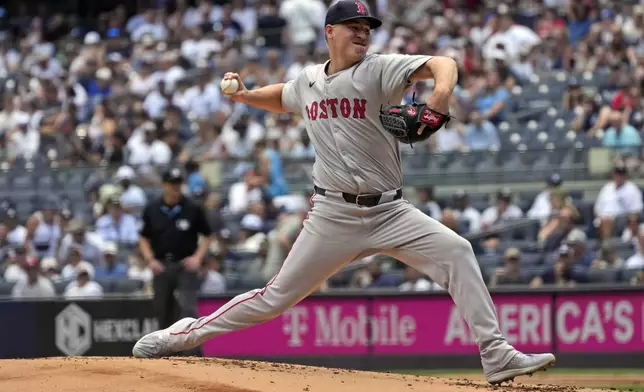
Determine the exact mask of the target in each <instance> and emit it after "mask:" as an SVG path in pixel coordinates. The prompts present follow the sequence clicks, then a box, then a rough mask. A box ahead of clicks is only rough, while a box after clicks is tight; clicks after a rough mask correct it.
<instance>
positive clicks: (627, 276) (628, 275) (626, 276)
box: [619, 269, 639, 283]
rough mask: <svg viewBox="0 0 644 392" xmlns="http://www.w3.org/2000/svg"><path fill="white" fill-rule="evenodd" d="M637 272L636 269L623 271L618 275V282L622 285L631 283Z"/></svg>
mask: <svg viewBox="0 0 644 392" xmlns="http://www.w3.org/2000/svg"><path fill="white" fill-rule="evenodd" d="M638 271H639V270H638V269H623V270H622V271H621V273H620V275H619V280H620V281H621V282H623V283H631V281H632V280H633V278H635V275H637V272H638Z"/></svg>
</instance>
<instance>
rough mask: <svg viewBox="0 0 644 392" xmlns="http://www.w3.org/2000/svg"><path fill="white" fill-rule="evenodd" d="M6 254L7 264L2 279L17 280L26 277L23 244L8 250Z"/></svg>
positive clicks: (25, 253)
mask: <svg viewBox="0 0 644 392" xmlns="http://www.w3.org/2000/svg"><path fill="white" fill-rule="evenodd" d="M8 256H9V258H8V259H7V264H8V265H7V267H6V269H5V270H4V280H5V281H7V282H17V281H19V280H21V279H26V278H27V273H26V271H25V267H26V266H27V257H28V256H27V249H25V247H24V246H18V247H16V248H15V249H12V250H10V251H9V253H8Z"/></svg>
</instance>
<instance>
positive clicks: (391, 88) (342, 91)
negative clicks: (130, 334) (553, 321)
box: [133, 0, 555, 384]
mask: <svg viewBox="0 0 644 392" xmlns="http://www.w3.org/2000/svg"><path fill="white" fill-rule="evenodd" d="M381 24H382V22H381V21H380V20H379V19H377V18H375V17H373V16H371V15H370V13H369V10H368V8H367V7H366V5H365V4H364V3H361V2H360V1H345V0H342V1H339V2H337V3H336V4H334V5H333V6H331V7H330V8H329V10H328V12H327V15H326V20H325V38H326V40H327V43H328V47H329V57H330V60H329V61H327V62H326V63H324V64H318V65H312V66H308V67H306V68H305V69H303V70H302V72H301V73H300V75H299V76H298V77H297V78H296V79H294V80H292V81H289V82H287V83H280V84H274V85H270V86H266V87H262V88H259V89H255V90H250V91H249V90H247V89H246V88H245V87H244V85H243V83H242V80H241V79H240V78H239V75H237V74H236V73H228V74H226V75H225V77H224V79H226V80H233V79H234V80H236V82H237V84H238V85H239V89H238V90H237V91H235V92H227V94H229V95H230V97H231V98H232V99H233V100H234V101H236V102H243V103H245V104H247V105H251V106H254V107H257V108H261V109H264V110H267V111H271V112H277V113H284V112H296V113H301V114H302V116H303V118H304V121H305V123H306V128H307V132H308V135H309V137H310V139H311V141H312V143H313V145H314V147H315V152H316V160H315V164H314V167H313V179H314V190H315V194H314V196H313V198H312V201H313V207H312V209H311V211H310V214H309V217H308V218H307V219H306V220H305V221H304V227H303V229H302V232H301V234H300V235H299V237H298V238H297V240H296V241H295V244H294V245H293V248H292V250H291V252H290V253H289V255H288V256H287V258H286V260H285V261H284V264H283V266H282V268H281V270H280V271H279V272H278V273H277V274H276V275H275V276H274V277H273V279H272V280H271V281H270V282H269V283H268V284H267V285H266V286H265V287H264V288H262V289H257V290H252V291H250V292H248V293H245V294H241V295H239V296H237V297H235V298H233V299H232V300H231V301H229V302H228V303H227V304H225V305H224V306H222V307H221V308H220V309H218V310H217V311H216V312H214V313H213V314H211V315H209V316H206V317H201V318H199V319H194V318H185V319H182V320H180V321H178V322H177V323H175V324H174V325H172V326H170V327H169V328H167V329H164V330H160V331H156V332H153V333H151V334H149V335H146V336H144V337H143V338H141V339H140V340H139V341H138V342H137V343H136V345H135V346H134V348H133V354H134V356H135V357H138V358H154V357H161V356H165V355H168V354H170V353H174V352H179V351H184V350H187V349H190V348H193V347H196V346H198V345H200V344H202V343H203V342H205V341H206V340H208V339H211V338H213V337H215V336H218V335H221V334H224V333H226V332H231V331H235V330H238V329H242V328H247V327H250V326H253V325H255V324H258V323H262V322H265V321H268V320H271V319H273V318H275V317H277V316H279V315H280V314H281V313H282V312H284V311H285V310H287V309H288V308H290V307H292V306H294V305H295V304H297V303H298V302H299V301H301V300H302V299H304V298H305V297H306V296H308V295H309V294H310V293H312V292H313V291H315V290H316V289H317V288H318V287H319V286H320V285H321V284H322V283H323V282H325V281H326V280H327V279H328V278H329V277H331V276H332V275H333V274H334V273H336V272H337V271H338V270H340V269H341V268H342V267H344V266H346V265H347V264H349V263H351V262H352V261H354V260H356V259H361V258H364V257H366V256H369V255H372V254H376V253H381V254H387V255H390V256H392V257H394V258H396V259H398V260H400V261H402V262H404V263H406V264H408V265H410V266H412V267H414V268H415V269H417V270H419V271H421V272H422V273H424V274H427V275H428V276H429V277H431V278H432V279H433V280H434V281H435V282H437V283H438V284H439V285H440V286H441V287H443V288H444V289H446V290H447V291H448V292H449V294H450V295H451V297H452V299H453V300H454V303H455V304H456V306H457V307H458V309H459V310H460V311H461V313H462V314H463V316H464V317H465V320H466V321H467V323H468V324H469V326H470V328H471V330H472V331H473V333H474V335H475V337H476V342H477V344H478V346H479V350H480V355H481V362H482V366H483V370H484V372H485V376H486V379H487V381H488V382H489V383H491V384H499V383H501V382H504V381H508V380H511V379H513V378H514V377H516V376H521V375H526V374H532V373H533V372H535V371H538V370H544V369H546V368H547V367H549V366H551V365H552V364H553V363H554V361H555V357H554V355H552V354H532V355H529V354H523V353H521V352H519V351H517V350H516V349H515V348H514V347H512V346H511V345H510V344H509V343H508V342H507V340H506V339H505V338H504V336H503V335H502V334H501V332H500V330H499V325H498V321H497V316H496V311H495V308H494V304H493V303H492V299H491V297H490V295H489V292H488V291H487V288H486V286H485V283H484V281H483V278H482V276H481V273H480V269H479V266H478V263H477V260H476V258H475V256H474V252H473V251H472V247H471V245H470V243H469V242H468V241H467V240H465V239H464V238H462V237H460V236H458V235H457V234H456V233H454V232H453V231H452V230H450V229H449V228H447V227H445V226H443V225H442V224H441V223H440V222H438V221H436V220H434V219H432V218H430V217H428V216H427V215H425V214H424V213H422V212H421V211H420V210H418V209H416V208H415V207H414V206H412V205H411V204H410V203H409V202H408V201H407V200H405V198H403V195H402V187H403V173H402V169H401V156H400V145H399V144H400V143H411V144H412V145H413V143H414V142H417V141H421V140H426V139H427V138H429V137H430V136H431V135H432V134H433V133H435V132H437V131H438V130H439V129H440V128H441V127H442V126H443V125H444V124H445V123H446V122H447V121H448V120H449V106H448V102H449V98H450V95H451V94H452V90H453V89H454V87H455V85H456V82H457V65H456V63H455V62H454V61H453V60H452V59H451V58H447V57H437V56H434V57H432V56H419V55H413V56H412V55H399V54H387V55H379V54H367V48H368V46H369V44H370V34H371V30H373V29H376V28H378V27H380V25H381ZM429 78H433V79H434V84H435V88H434V91H433V93H432V95H431V96H430V97H429V98H428V99H427V102H425V103H416V102H413V103H411V104H408V105H402V104H400V103H401V102H402V97H403V94H404V92H405V90H406V89H408V88H409V87H410V86H411V85H412V84H413V83H414V82H415V81H418V80H424V79H429Z"/></svg>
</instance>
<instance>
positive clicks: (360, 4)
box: [356, 1, 367, 14]
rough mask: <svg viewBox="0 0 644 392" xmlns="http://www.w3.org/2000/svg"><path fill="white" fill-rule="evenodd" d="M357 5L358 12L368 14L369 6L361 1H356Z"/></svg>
mask: <svg viewBox="0 0 644 392" xmlns="http://www.w3.org/2000/svg"><path fill="white" fill-rule="evenodd" d="M356 6H358V13H359V14H366V13H367V8H366V7H365V6H364V4H362V3H361V2H359V1H356Z"/></svg>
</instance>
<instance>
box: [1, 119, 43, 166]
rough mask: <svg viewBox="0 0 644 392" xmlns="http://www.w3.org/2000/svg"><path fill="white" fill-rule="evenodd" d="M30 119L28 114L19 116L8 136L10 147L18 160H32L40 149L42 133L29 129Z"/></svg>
mask: <svg viewBox="0 0 644 392" xmlns="http://www.w3.org/2000/svg"><path fill="white" fill-rule="evenodd" d="M30 118H31V117H30V116H29V114H27V113H24V114H22V115H20V116H18V117H17V118H16V119H15V121H14V127H13V129H11V130H10V131H9V133H8V134H7V138H8V140H9V145H10V146H11V148H13V149H14V151H15V154H16V157H18V158H24V159H31V158H32V157H34V156H35V155H36V153H37V152H38V149H39V148H40V131H39V130H38V129H32V128H31V127H29V121H30Z"/></svg>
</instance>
